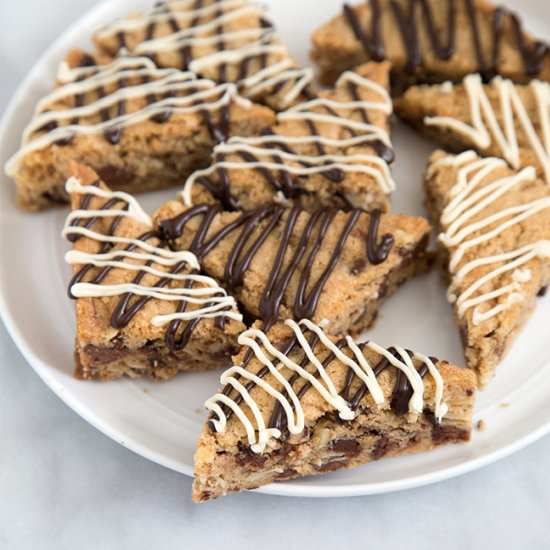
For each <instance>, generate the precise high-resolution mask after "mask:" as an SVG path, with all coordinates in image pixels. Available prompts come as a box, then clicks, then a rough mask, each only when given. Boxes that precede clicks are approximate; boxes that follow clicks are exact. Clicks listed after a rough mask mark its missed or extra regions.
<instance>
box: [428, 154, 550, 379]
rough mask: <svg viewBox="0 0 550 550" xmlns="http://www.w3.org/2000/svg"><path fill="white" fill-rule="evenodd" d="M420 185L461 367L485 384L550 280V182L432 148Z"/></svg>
mask: <svg viewBox="0 0 550 550" xmlns="http://www.w3.org/2000/svg"><path fill="white" fill-rule="evenodd" d="M425 186H426V195H427V201H426V204H427V207H428V210H429V211H430V213H431V215H432V217H433V219H434V221H436V223H437V224H438V226H439V228H440V230H441V234H440V236H439V242H440V244H441V249H442V256H443V258H444V259H445V263H446V264H447V269H446V272H447V273H448V279H449V289H448V298H449V300H450V301H451V303H452V304H453V308H454V311H455V318H456V322H457V324H458V326H459V328H460V334H461V337H462V342H463V346H464V353H465V359H466V365H467V366H468V367H470V368H471V369H473V370H474V371H475V372H476V374H477V376H478V380H479V384H480V385H481V386H485V385H486V384H487V383H488V381H489V380H490V379H491V378H492V376H493V375H494V372H495V369H496V367H497V366H498V364H499V363H500V361H501V359H502V358H503V356H504V355H505V353H506V352H507V350H508V349H509V348H510V346H511V344H512V342H513V341H514V339H515V337H516V336H517V334H518V333H519V331H520V330H521V328H522V326H523V325H524V323H525V322H526V320H527V319H528V318H529V316H530V314H531V312H532V310H533V308H534V307H535V305H536V302H537V296H539V295H542V294H544V292H545V290H546V287H547V285H548V283H549V282H550V215H549V214H550V188H549V187H548V185H547V184H546V183H545V182H543V181H542V180H540V179H537V176H536V172H535V169H534V168H533V167H532V166H531V167H527V168H524V169H522V170H521V171H514V170H511V169H510V168H509V167H507V166H506V163H505V162H504V161H503V160H501V159H497V158H481V157H479V156H477V155H476V154H475V153H474V152H473V151H468V152H465V153H462V154H461V155H458V156H453V155H448V154H446V153H443V152H442V151H438V152H435V153H434V154H433V155H432V157H431V159H430V163H429V166H428V170H427V174H426V180H425Z"/></svg>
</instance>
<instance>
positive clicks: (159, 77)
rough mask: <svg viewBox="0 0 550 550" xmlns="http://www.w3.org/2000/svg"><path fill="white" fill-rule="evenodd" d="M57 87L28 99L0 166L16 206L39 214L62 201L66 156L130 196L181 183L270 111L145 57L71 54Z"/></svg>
mask: <svg viewBox="0 0 550 550" xmlns="http://www.w3.org/2000/svg"><path fill="white" fill-rule="evenodd" d="M58 81H59V85H58V87H57V88H56V89H55V90H54V91H53V92H52V93H51V94H49V95H48V96H46V97H45V98H43V99H42V100H41V101H40V102H39V103H38V105H37V108H36V112H35V115H34V117H33V119H32V121H31V123H30V124H29V126H28V127H27V129H26V130H25V132H24V134H23V139H22V145H21V149H20V150H19V151H18V152H17V153H16V154H15V156H14V157H13V158H12V159H11V160H10V161H9V162H8V164H7V165H6V172H7V174H8V175H9V176H11V177H13V178H14V179H15V181H16V184H17V202H18V204H19V206H21V207H23V208H25V209H28V210H39V209H42V208H46V207H48V206H52V205H55V204H57V203H60V202H61V203H63V202H66V201H67V195H66V193H65V191H64V185H65V181H66V179H67V177H68V175H69V165H70V162H71V161H77V162H83V163H85V164H87V165H88V166H91V167H92V168H94V169H95V170H96V171H97V172H98V173H99V174H100V175H101V177H102V178H103V179H104V180H105V181H106V182H107V183H108V184H109V186H111V187H112V188H116V189H123V190H126V191H130V192H132V193H135V192H139V191H150V190H155V189H161V188H165V187H171V186H175V185H181V182H182V180H184V179H185V177H187V176H188V175H189V174H190V173H191V172H193V171H194V170H196V169H197V168H199V167H201V166H204V165H205V164H207V162H208V159H209V156H210V153H211V149H212V147H213V146H214V145H215V144H216V143H219V142H221V141H225V140H227V139H228V137H229V136H231V135H241V136H242V135H255V134H257V133H258V132H259V131H260V130H261V129H263V128H265V127H266V126H269V125H271V124H272V123H273V113H272V111H271V110H270V109H268V108H266V107H262V106H259V105H254V104H252V103H250V102H249V101H248V100H246V99H244V98H242V97H240V96H238V95H237V92H236V89H235V86H234V85H232V84H220V85H216V84H214V83H213V82H212V81H210V80H204V79H199V78H197V77H196V76H195V75H194V74H192V73H189V72H182V71H179V70H176V69H159V68H158V67H156V66H155V64H154V63H153V62H152V61H151V60H150V59H149V58H147V57H129V56H127V55H122V56H120V57H118V58H116V59H114V60H112V61H109V62H107V63H103V59H101V58H99V59H96V58H93V57H91V56H89V55H87V54H84V53H83V52H80V51H75V52H72V53H71V54H70V55H69V57H68V59H67V61H66V62H65V63H64V64H62V65H61V68H60V71H59V75H58Z"/></svg>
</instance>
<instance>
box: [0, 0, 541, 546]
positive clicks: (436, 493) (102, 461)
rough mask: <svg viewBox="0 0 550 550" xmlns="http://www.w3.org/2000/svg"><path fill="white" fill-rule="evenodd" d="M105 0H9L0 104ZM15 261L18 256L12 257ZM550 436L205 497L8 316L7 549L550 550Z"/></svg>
mask: <svg viewBox="0 0 550 550" xmlns="http://www.w3.org/2000/svg"><path fill="white" fill-rule="evenodd" d="M93 4H94V0H46V1H45V0H0V22H1V23H2V32H1V33H0V109H1V107H2V106H4V105H5V104H6V101H7V100H9V98H10V96H11V94H12V93H13V91H14V90H15V87H16V86H17V84H18V82H19V81H20V80H21V78H22V77H23V76H24V74H25V72H26V71H27V70H28V69H29V68H30V66H31V64H32V63H33V61H34V60H35V58H36V56H37V55H39V54H40V53H41V52H42V51H43V50H44V48H45V47H46V46H47V45H48V44H49V43H50V42H51V41H52V40H53V39H54V38H55V37H56V36H57V33H59V32H60V31H62V30H63V29H65V28H66V27H67V25H68V24H69V23H70V22H71V21H73V20H74V19H75V18H77V17H78V16H79V15H80V14H81V13H83V12H84V10H85V9H87V8H89V7H90V6H92V5H93ZM1 268H2V269H6V268H7V266H1ZM549 470H550V437H546V438H544V439H543V440H542V441H540V442H538V443H536V444H534V445H531V446H530V447H529V448H527V449H525V450H523V451H521V452H518V453H517V454H515V455H514V456H512V457H510V458H507V459H505V460H502V461H501V462H499V463H497V464H494V465H492V466H488V467H486V468H484V469H482V470H479V471H476V472H473V473H471V474H468V475H465V476H463V477H460V478H457V479H453V480H450V481H447V482H443V483H438V484H436V485H432V486H428V487H424V488H420V489H416V490H410V491H406V492H402V493H395V494H387V495H381V496H373V497H361V498H348V499H327V500H307V499H288V498H281V497H267V496H263V495H257V494H243V495H237V496H231V497H229V498H226V499H222V500H220V501H217V502H214V503H211V504H207V505H201V506H196V505H193V504H191V502H190V497H189V495H190V488H191V480H190V479H189V478H186V477H184V476H182V475H178V474H176V473H174V472H171V471H169V470H166V469H164V468H162V467H160V466H157V465H156V464H153V463H151V462H148V461H147V460H145V459H143V458H141V457H139V456H137V455H135V454H133V453H132V452H130V451H128V450H126V449H124V448H123V447H121V446H120V445H118V444H117V443H115V442H114V441H111V440H110V439H108V438H107V437H105V436H104V435H102V434H101V433H99V432H98V431H96V430H95V429H94V428H93V427H91V426H90V425H88V424H87V423H86V422H84V421H83V420H81V419H80V418H79V417H78V416H77V415H76V414H75V413H74V412H72V411H71V410H70V409H69V408H67V407H66V406H65V405H64V404H63V403H62V402H61V401H60V400H59V399H58V398H57V397H56V396H55V395H54V394H53V393H52V392H51V391H50V390H49V389H48V388H47V387H46V386H45V385H44V384H43V383H42V382H41V381H40V379H39V378H38V377H37V375H36V374H34V372H33V371H32V369H31V368H30V367H29V366H28V365H27V364H26V363H25V361H24V360H23V358H22V357H21V355H20V354H19V352H18V351H17V349H16V348H15V346H14V344H13V343H12V341H11V340H10V338H9V336H8V335H7V333H6V331H5V329H4V328H3V326H1V324H0V550H19V549H32V550H39V549H54V550H65V549H67V550H76V549H78V550H88V549H90V550H100V549H108V550H113V549H118V548H121V549H125V550H126V549H127V550H139V549H142V548H143V549H147V550H152V549H153V548H154V549H162V550H166V549H172V548H185V549H186V550H187V549H189V550H191V549H193V550H195V549H200V548H214V547H216V546H217V547H220V548H224V549H231V548H238V549H239V550H242V549H243V548H247V547H257V548H261V549H262V550H268V549H270V548H285V549H286V548H289V549H291V548H308V547H312V548H316V549H322V548H346V547H349V548H358V549H359V548H369V549H372V550H375V549H376V550H384V549H385V548H400V549H414V550H416V549H419V550H431V549H434V550H435V549H437V550H441V549H444V550H447V549H454V548H457V549H463V548H475V549H477V548H479V549H484V550H492V549H497V548H498V549H500V550H506V549H518V548H530V549H533V550H538V549H547V548H550V520H549V514H550V475H549Z"/></svg>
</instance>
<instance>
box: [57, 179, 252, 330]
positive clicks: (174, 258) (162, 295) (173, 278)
mask: <svg viewBox="0 0 550 550" xmlns="http://www.w3.org/2000/svg"><path fill="white" fill-rule="evenodd" d="M66 191H67V193H70V194H78V195H93V196H94V197H100V198H103V199H106V201H110V200H111V199H118V201H113V203H114V204H118V205H119V207H116V206H113V207H111V208H105V209H76V210H74V211H72V212H71V213H70V214H69V216H68V217H67V219H66V222H65V226H64V228H63V231H62V235H63V236H64V237H70V236H75V235H76V236H79V237H80V236H81V237H85V238H88V239H92V240H95V241H96V242H98V243H101V244H103V243H109V244H110V245H112V246H113V247H114V246H116V245H125V248H116V249H115V248H112V247H111V248H109V250H108V251H107V252H101V251H100V252H97V253H90V252H83V251H79V250H71V251H69V252H67V254H66V255H65V260H66V262H67V263H68V264H70V265H81V266H85V265H92V266H95V267H99V268H106V267H110V268H113V269H119V270H125V271H131V272H145V273H148V274H150V275H153V276H155V277H157V278H158V280H161V279H169V281H170V282H172V283H177V286H174V284H172V286H168V285H166V286H150V285H149V286H148V285H144V284H136V283H127V282H125V283H119V284H102V283H87V282H76V283H75V284H73V285H72V286H71V288H70V292H71V294H72V295H73V296H74V297H76V298H100V297H107V296H121V295H124V294H127V293H131V294H133V295H136V296H147V297H150V298H154V299H156V300H163V301H170V302H176V303H177V302H185V303H188V304H192V305H193V306H197V307H194V308H192V309H189V310H187V309H186V310H185V311H181V312H175V313H171V314H163V315H155V316H154V317H153V318H152V319H151V324H152V325H154V326H157V327H161V326H164V325H166V324H167V323H170V322H171V321H174V320H177V319H179V320H183V321H189V320H192V319H206V318H215V317H228V318H231V319H234V320H238V321H241V320H242V316H241V314H240V313H238V311H237V307H236V303H235V300H234V298H233V297H232V296H229V295H228V294H227V292H226V291H225V290H224V289H223V288H221V287H220V286H219V285H218V283H217V282H216V281H215V280H214V279H212V278H211V277H207V276H204V275H200V274H198V273H197V271H198V270H199V269H200V266H199V262H198V260H197V258H196V256H195V255H194V254H193V253H191V252H189V251H180V252H175V251H172V250H170V249H168V248H165V247H161V246H154V245H151V244H150V243H148V242H147V241H146V240H142V239H139V238H128V237H122V236H119V235H114V234H113V235H106V234H103V233H98V232H96V231H94V230H92V229H89V228H85V227H81V226H79V225H74V223H75V221H77V220H85V219H91V218H111V219H114V218H119V217H126V218H131V219H133V220H135V221H136V222H139V223H140V224H141V225H143V226H145V227H148V228H152V223H151V219H150V217H149V216H148V215H147V214H146V213H145V212H144V211H143V209H142V208H141V206H140V205H139V203H138V202H137V201H136V199H135V198H134V197H132V196H131V195H129V194H127V193H123V192H120V191H107V190H105V189H101V188H100V187H98V186H96V185H82V183H81V182H80V181H79V180H78V179H77V178H70V179H69V180H68V181H67V184H66ZM128 260H129V261H128ZM182 264H185V269H177V271H175V270H174V269H173V268H176V266H181V265H182ZM162 268H165V269H162ZM166 268H168V269H166ZM170 268H172V269H170ZM182 271H183V273H182ZM195 284H196V285H198V286H196V287H195Z"/></svg>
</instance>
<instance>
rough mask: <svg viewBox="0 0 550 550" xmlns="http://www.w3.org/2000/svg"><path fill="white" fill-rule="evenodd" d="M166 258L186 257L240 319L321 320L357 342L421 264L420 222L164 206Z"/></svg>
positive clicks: (160, 216) (159, 217) (330, 211)
mask: <svg viewBox="0 0 550 550" xmlns="http://www.w3.org/2000/svg"><path fill="white" fill-rule="evenodd" d="M155 220H156V224H157V226H158V228H159V231H160V232H161V233H162V234H163V236H164V238H165V240H166V241H167V242H169V243H170V246H171V247H172V249H173V250H190V251H191V252H193V253H194V254H195V255H196V256H197V258H198V259H199V261H200V262H201V266H202V269H203V270H204V272H205V273H206V274H208V275H210V276H211V277H214V278H215V279H217V280H218V281H219V283H220V285H221V286H223V287H224V288H226V289H227V291H228V292H230V293H231V294H232V295H233V296H235V298H236V299H237V300H238V302H239V304H240V306H241V309H242V311H243V313H244V314H245V315H246V318H247V319H248V320H249V321H251V320H255V319H261V320H263V321H264V322H266V323H268V324H271V323H273V322H275V321H277V320H278V319H287V318H294V319H302V318H307V319H311V320H313V321H316V322H320V321H322V320H323V319H328V320H330V321H331V323H330V329H329V330H330V331H332V332H334V333H337V334H341V333H347V332H351V333H354V334H355V333H359V332H361V331H362V330H364V329H365V328H367V327H368V326H369V325H370V324H371V323H372V322H373V321H374V319H375V318H376V314H377V311H378V308H379V305H380V303H381V302H382V301H383V300H384V298H386V297H387V296H389V295H391V294H392V293H393V292H394V291H395V290H396V289H397V287H398V286H399V285H400V284H402V283H403V282H405V281H406V280H407V279H409V278H410V277H412V276H414V275H415V274H417V273H418V272H423V271H424V270H425V269H426V265H427V263H428V255H427V253H426V246H427V244H428V241H429V235H430V225H429V224H428V222H427V221H426V220H425V219H423V218H418V217H412V216H404V215H395V214H381V213H380V212H373V213H371V214H368V213H366V212H365V211H363V210H359V209H353V210H351V211H348V212H344V211H339V210H337V209H334V208H321V209H317V210H315V211H312V212H307V211H305V210H303V209H301V208H299V207H293V208H284V207H282V206H279V205H276V204H269V205H265V206H262V207H259V208H257V209H254V210H250V211H247V212H225V211H223V210H222V209H221V207H220V206H217V205H197V206H195V207H192V208H186V207H185V206H184V205H183V204H182V203H181V202H178V201H171V202H169V203H167V204H165V205H164V206H163V207H161V208H160V209H159V210H158V211H157V213H156V214H155Z"/></svg>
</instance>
